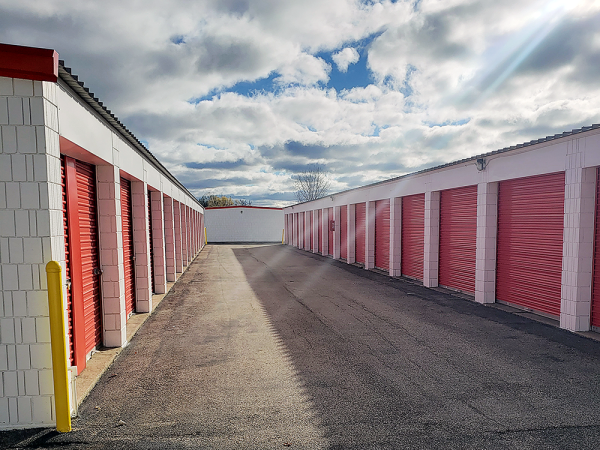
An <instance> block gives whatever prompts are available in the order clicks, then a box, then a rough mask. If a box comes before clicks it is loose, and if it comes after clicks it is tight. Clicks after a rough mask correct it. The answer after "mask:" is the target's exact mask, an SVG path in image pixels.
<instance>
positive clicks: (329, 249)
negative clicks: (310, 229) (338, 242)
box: [327, 208, 335, 256]
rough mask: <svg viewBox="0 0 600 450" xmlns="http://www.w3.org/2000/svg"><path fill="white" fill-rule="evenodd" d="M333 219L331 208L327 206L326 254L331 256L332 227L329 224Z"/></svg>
mask: <svg viewBox="0 0 600 450" xmlns="http://www.w3.org/2000/svg"><path fill="white" fill-rule="evenodd" d="M333 220H335V219H334V217H333V208H327V226H328V230H329V231H328V233H329V236H328V238H327V239H328V246H327V254H328V255H329V256H333V229H332V228H331V226H330V225H329V224H331V222H332V221H333Z"/></svg>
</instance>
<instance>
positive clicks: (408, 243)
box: [401, 194, 425, 280]
mask: <svg viewBox="0 0 600 450" xmlns="http://www.w3.org/2000/svg"><path fill="white" fill-rule="evenodd" d="M424 245H425V194H417V195H409V196H407V197H402V251H401V253H402V258H401V266H402V275H408V276H409V277H414V278H417V279H419V280H422V279H423V253H424V251H425V250H424Z"/></svg>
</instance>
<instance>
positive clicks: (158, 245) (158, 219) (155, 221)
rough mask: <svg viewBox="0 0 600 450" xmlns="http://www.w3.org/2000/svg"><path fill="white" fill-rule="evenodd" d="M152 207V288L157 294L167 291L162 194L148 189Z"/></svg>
mask: <svg viewBox="0 0 600 450" xmlns="http://www.w3.org/2000/svg"><path fill="white" fill-rule="evenodd" d="M150 208H151V209H152V224H151V227H152V254H153V256H154V289H155V293H157V294H164V293H165V292H167V273H166V272H167V267H166V259H165V239H164V230H163V217H164V212H163V194H162V192H159V191H150Z"/></svg>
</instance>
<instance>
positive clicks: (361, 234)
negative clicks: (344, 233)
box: [354, 203, 367, 264]
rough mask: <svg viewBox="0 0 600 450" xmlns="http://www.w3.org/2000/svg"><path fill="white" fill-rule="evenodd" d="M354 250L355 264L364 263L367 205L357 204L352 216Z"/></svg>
mask: <svg viewBox="0 0 600 450" xmlns="http://www.w3.org/2000/svg"><path fill="white" fill-rule="evenodd" d="M354 219H355V221H354V248H355V252H356V262H357V263H362V264H364V263H365V236H366V228H367V204H366V203H357V204H356V209H355V214H354Z"/></svg>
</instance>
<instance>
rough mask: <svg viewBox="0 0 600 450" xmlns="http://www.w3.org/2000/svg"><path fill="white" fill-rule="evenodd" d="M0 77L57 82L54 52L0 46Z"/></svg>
mask: <svg viewBox="0 0 600 450" xmlns="http://www.w3.org/2000/svg"><path fill="white" fill-rule="evenodd" d="M0 76H1V77H9V78H23V79H26V80H38V81H52V82H55V83H56V81H57V80H58V53H56V51H55V50H51V49H45V48H35V47H22V46H20V45H9V44H0Z"/></svg>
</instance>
